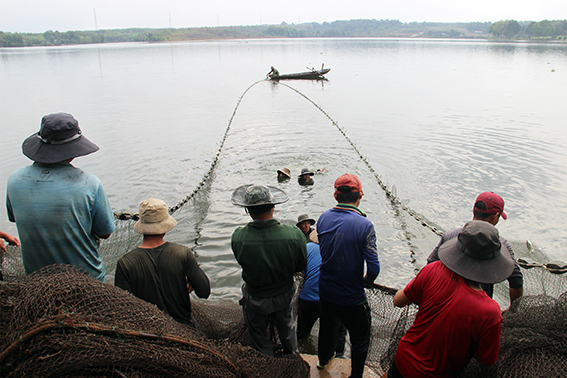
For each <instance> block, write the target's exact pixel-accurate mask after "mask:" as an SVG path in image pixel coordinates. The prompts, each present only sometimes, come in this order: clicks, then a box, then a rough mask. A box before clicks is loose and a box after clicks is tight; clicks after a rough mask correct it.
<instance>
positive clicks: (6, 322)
mask: <svg viewBox="0 0 567 378" xmlns="http://www.w3.org/2000/svg"><path fill="white" fill-rule="evenodd" d="M0 315H1V316H0V319H1V320H0V347H1V352H0V371H1V372H2V376H3V377H21V376H30V377H54V376H57V377H96V376H99V377H102V376H105V377H111V376H112V377H266V376H269V377H281V378H284V377H286V378H287V377H298V378H299V377H308V376H309V366H308V365H307V364H306V363H305V362H304V361H303V360H301V359H300V358H299V357H289V358H272V357H267V356H265V355H262V354H260V353H258V352H256V351H255V350H253V349H251V348H249V347H245V346H242V345H240V344H237V343H233V342H231V341H229V340H226V339H218V340H212V339H209V338H207V337H206V336H204V335H203V334H202V333H201V332H199V331H196V330H193V329H192V328H190V327H188V326H185V325H182V324H180V323H177V322H176V321H174V320H173V319H172V318H170V317H169V316H167V315H165V314H164V313H163V312H162V311H160V310H159V309H158V308H157V307H155V306H153V305H151V304H149V303H146V302H144V301H142V300H139V299H138V298H136V297H134V296H132V295H130V294H129V293H127V292H125V291H123V290H121V289H119V288H117V287H114V286H112V285H108V284H104V283H101V282H99V281H97V280H95V279H93V278H91V277H90V276H88V275H87V274H85V273H84V272H82V271H81V270H79V269H77V268H73V267H70V266H66V265H63V266H62V265H57V266H50V267H47V268H44V269H42V270H41V271H38V272H36V273H34V274H32V275H29V276H26V277H23V278H21V279H19V280H17V281H14V282H10V283H3V284H2V285H0Z"/></svg>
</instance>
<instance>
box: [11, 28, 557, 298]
mask: <svg viewBox="0 0 567 378" xmlns="http://www.w3.org/2000/svg"><path fill="white" fill-rule="evenodd" d="M566 52H567V46H565V45H555V44H541V45H539V44H538V45H536V44H504V43H489V42H479V41H475V42H467V41H433V40H425V41H423V40H387V39H386V40H380V39H361V40H357V39H314V40H258V41H223V42H218V41H216V42H188V43H178V44H157V45H156V44H152V45H149V44H117V45H99V46H72V47H60V48H25V49H0V56H1V57H2V59H0V81H1V82H2V86H0V104H1V105H0V116H1V118H0V120H1V124H2V126H1V132H2V137H1V138H0V151H2V163H3V169H2V170H1V171H0V196H2V197H3V196H4V195H5V192H4V190H5V182H6V179H7V177H8V175H9V173H10V172H12V171H13V170H15V169H17V168H19V167H21V166H23V165H26V164H29V161H28V160H27V159H26V158H25V157H23V155H22V154H21V149H20V148H21V147H20V146H21V142H22V141H23V140H24V139H25V138H26V137H27V136H29V135H31V134H32V133H34V132H36V131H37V130H38V129H39V122H40V119H41V117H42V116H43V115H45V114H48V113H52V112H56V111H66V112H70V113H72V114H73V115H75V117H76V118H77V119H78V120H79V122H80V125H81V128H82V129H83V132H84V133H85V135H86V136H87V137H88V138H89V139H91V140H92V141H94V142H95V143H97V144H98V145H99V146H100V147H101V150H100V151H99V152H97V153H96V154H92V155H90V156H87V157H83V158H79V159H76V160H75V162H74V163H76V165H77V166H79V167H81V168H84V169H86V170H88V171H90V172H92V173H95V174H96V175H97V176H99V177H100V178H101V179H102V181H103V183H104V185H105V188H106V190H107V192H108V194H109V197H110V201H111V203H112V205H113V207H114V209H115V211H116V212H122V211H128V212H136V211H137V206H138V203H139V202H140V201H141V200H143V199H145V198H148V197H157V198H162V199H163V200H165V201H166V202H167V203H168V204H169V205H170V206H172V205H174V204H176V203H178V202H179V201H180V200H181V199H183V198H185V197H186V196H187V195H188V194H190V193H191V192H192V191H193V190H194V189H195V188H196V187H197V186H198V184H199V182H200V181H201V180H202V178H203V175H204V174H205V173H206V172H207V171H208V169H209V167H210V166H211V163H212V161H213V159H214V158H215V156H216V153H217V151H218V148H219V146H220V143H221V140H222V137H223V135H224V133H225V130H226V128H227V125H228V121H229V119H230V118H231V116H232V115H233V111H234V108H235V106H236V104H237V102H238V101H239V99H240V97H241V96H242V94H243V92H244V91H245V90H246V88H248V87H249V86H250V85H251V84H253V83H255V82H256V81H258V80H262V79H263V78H264V76H265V73H266V72H267V71H268V69H269V67H270V66H271V65H274V66H276V67H277V68H278V69H279V70H280V72H299V71H304V67H305V66H316V67H318V66H320V64H321V63H325V67H329V68H331V72H330V73H329V74H328V75H327V78H328V79H329V81H294V82H289V83H287V84H290V85H291V86H293V87H294V88H296V89H297V90H298V91H299V92H301V93H302V94H304V95H305V96H307V97H308V98H309V99H311V100H313V101H314V102H315V104H317V105H318V106H319V107H320V108H321V109H323V110H324V111H325V112H327V114H329V115H330V116H331V117H332V119H333V120H335V121H336V122H337V123H338V125H339V126H340V127H341V128H342V129H344V130H345V131H346V134H347V136H348V137H349V138H350V139H351V140H352V141H353V143H354V144H355V145H356V146H357V148H358V149H359V151H360V152H361V154H362V155H363V156H364V158H365V159H367V161H368V162H369V164H370V165H371V167H373V168H374V169H375V171H376V172H378V174H379V176H380V179H381V180H382V181H384V182H385V183H386V184H387V185H388V186H389V187H390V188H391V187H392V186H394V185H395V186H396V188H397V190H396V191H397V193H398V196H399V197H400V199H401V200H402V201H404V203H407V204H408V206H409V207H410V208H412V209H413V210H415V211H416V212H417V213H419V214H422V215H423V216H424V217H425V218H427V219H428V220H430V221H432V222H433V223H435V224H437V225H439V226H440V227H442V228H444V229H449V228H453V227H457V226H461V225H462V224H464V222H466V221H467V220H469V219H470V218H471V217H472V202H473V201H474V198H475V197H476V196H477V195H478V194H479V193H480V192H482V191H486V190H493V191H495V192H497V193H499V194H500V195H502V196H503V197H504V199H505V201H506V212H507V214H508V215H509V219H508V220H507V221H502V222H501V223H500V224H499V225H498V226H499V229H500V231H501V233H502V235H504V236H505V237H507V238H508V239H509V240H510V241H511V242H512V244H513V246H514V247H515V248H516V252H517V254H519V255H521V254H522V253H525V240H526V239H530V240H531V241H532V242H533V243H534V244H535V245H536V247H540V248H542V249H543V251H544V252H546V253H547V255H549V256H550V257H551V258H558V259H563V260H567V251H565V247H564V245H565V243H564V240H565V237H566V234H565V224H567V169H566V167H565V161H567V160H566V159H565V158H566V155H567V147H566V146H567V143H566V142H567V131H566V129H565V127H564V125H565V121H566V117H565V112H564V110H563V109H564V106H563V104H565V103H566V100H567V91H565V90H564V88H565V87H566V86H567V72H562V70H561V69H559V67H567V53H566ZM548 63H550V64H548ZM551 66H554V67H556V68H558V69H557V70H556V72H553V73H552V72H551ZM219 158H220V160H219V163H218V165H217V167H216V168H215V170H214V172H213V175H212V177H211V178H210V179H207V182H206V185H204V186H203V187H202V189H201V190H199V191H198V194H197V196H196V197H195V198H194V200H192V201H190V202H189V203H188V204H187V205H185V206H183V207H182V209H180V210H179V211H178V212H176V214H175V217H176V218H177V219H178V221H179V225H178V227H177V228H176V229H175V230H173V231H172V233H171V234H170V235H168V237H169V238H170V239H169V240H171V241H175V242H179V243H183V244H187V245H189V246H193V247H195V249H196V251H197V252H198V254H199V262H200V263H201V264H202V266H203V269H204V270H205V271H206V272H207V273H208V274H209V277H211V281H212V282H213V295H216V296H223V297H234V296H237V295H238V290H239V286H240V269H239V267H238V265H237V264H236V263H235V261H234V258H233V257H232V253H231V250H230V236H231V234H232V232H233V231H234V229H235V228H236V227H238V226H241V225H244V224H245V223H246V222H248V221H249V217H248V216H247V215H246V214H245V213H244V212H243V210H242V209H241V208H237V207H235V206H232V205H231V204H230V195H231V193H232V191H233V190H234V189H235V188H236V187H237V186H239V185H242V184H248V183H258V184H269V185H276V186H278V187H281V188H282V189H283V190H285V191H286V192H287V194H288V195H289V196H290V200H289V201H288V202H287V203H286V204H282V205H280V206H277V208H276V217H277V218H278V219H280V220H281V221H282V222H284V223H288V224H295V220H296V219H297V216H298V215H299V214H302V213H308V214H309V215H310V216H312V217H314V218H315V219H317V218H318V216H319V215H320V214H321V213H322V212H323V211H325V210H327V209H328V208H330V207H331V206H333V205H334V198H333V196H332V194H333V182H334V179H335V178H336V177H338V176H339V175H341V174H343V173H346V172H350V173H355V174H357V175H359V177H360V178H361V180H362V183H363V189H364V194H365V195H364V198H363V201H362V203H361V209H362V210H363V211H365V212H366V213H367V214H368V217H369V219H370V220H372V222H373V223H374V224H375V227H376V231H377V235H378V247H379V255H380V260H381V262H382V266H383V270H382V273H381V275H380V277H379V282H381V283H384V284H387V285H389V286H396V287H401V286H403V285H405V284H406V283H407V282H408V281H409V279H411V277H413V275H414V274H415V272H416V271H417V270H418V269H419V268H420V267H421V266H422V265H423V264H424V262H425V258H426V257H427V255H428V254H429V252H430V250H431V249H432V248H433V247H434V246H435V245H436V243H437V241H438V237H437V236H436V235H435V234H434V233H433V232H431V231H430V230H429V229H427V228H425V227H423V226H422V225H421V224H420V223H419V222H417V221H416V220H415V219H414V218H412V217H410V216H408V215H407V213H406V212H405V211H403V210H402V209H400V208H399V207H398V206H395V204H392V203H391V202H390V201H389V200H388V198H387V197H386V196H385V193H384V191H383V190H382V188H381V187H380V185H379V183H378V181H377V179H376V178H375V177H374V175H373V174H372V172H370V170H369V169H368V167H367V166H366V164H365V163H364V162H363V161H362V160H361V158H360V157H359V156H358V154H357V153H356V151H354V150H353V148H352V146H351V145H350V144H349V143H348V141H347V140H346V139H345V137H344V136H343V135H342V134H341V133H340V132H339V130H338V129H337V127H335V126H334V125H333V124H332V122H331V121H330V120H329V118H327V117H326V116H325V114H323V113H322V112H321V111H320V110H319V109H318V108H317V107H315V106H314V105H313V104H312V103H310V102H309V101H307V100H306V99H305V98H303V97H302V96H300V95H299V94H298V93H296V92H294V91H292V90H290V89H289V88H287V87H285V86H283V85H279V84H277V83H275V82H261V83H259V84H258V85H256V86H254V87H253V88H251V89H250V91H249V92H248V93H246V95H245V96H244V97H242V102H241V104H240V107H239V109H238V111H237V113H236V114H235V116H234V119H233V123H232V125H231V129H230V132H229V134H228V138H227V140H226V144H225V146H224V148H223V151H222V153H221V154H220V156H219ZM284 166H285V167H288V168H290V169H291V171H292V179H291V180H290V181H288V182H286V183H278V182H277V178H276V170H277V169H280V168H281V167H284ZM304 167H308V168H310V169H317V168H322V167H326V169H325V172H324V173H323V174H318V175H316V176H315V177H314V180H315V185H313V186H312V187H301V186H299V185H298V184H297V180H295V176H296V175H298V174H299V172H300V170H301V169H302V168H304ZM550 209H553V211H550ZM0 229H2V230H4V231H8V232H15V229H14V226H13V225H12V224H10V223H8V222H7V221H6V216H5V214H4V213H1V214H0ZM134 244H135V243H134ZM128 248H129V247H128ZM125 252H127V251H126V250H124V251H117V253H116V255H117V256H119V255H120V254H121V253H125ZM110 265H112V263H110ZM109 268H110V269H109V270H112V266H109Z"/></svg>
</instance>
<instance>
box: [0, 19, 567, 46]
mask: <svg viewBox="0 0 567 378" xmlns="http://www.w3.org/2000/svg"><path fill="white" fill-rule="evenodd" d="M273 38H284V39H299V38H410V39H411V38H415V39H440V40H443V39H451V40H479V39H482V40H489V41H501V42H522V43H549V42H553V43H565V42H567V20H559V21H548V20H543V21H539V22H533V21H522V22H517V21H514V20H506V21H497V22H495V23H492V22H467V23H462V22H454V23H439V22H409V23H402V22H400V21H398V20H375V19H373V20H349V21H333V22H330V23H329V22H324V23H322V24H319V23H304V24H287V23H281V24H279V25H250V26H223V27H200V28H177V29H174V28H167V29H156V28H129V29H105V30H87V31H66V32H59V31H57V30H56V31H52V30H48V31H46V32H44V33H8V32H2V31H0V47H31V46H61V45H84V44H99V43H116V42H180V41H208V40H215V41H217V40H247V39H248V40H249V39H273Z"/></svg>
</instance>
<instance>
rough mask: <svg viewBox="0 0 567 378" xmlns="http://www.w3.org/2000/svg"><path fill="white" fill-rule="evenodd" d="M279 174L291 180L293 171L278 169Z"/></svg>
mask: <svg viewBox="0 0 567 378" xmlns="http://www.w3.org/2000/svg"><path fill="white" fill-rule="evenodd" d="M278 173H283V174H284V175H286V176H287V177H289V178H291V171H290V170H289V168H282V169H278Z"/></svg>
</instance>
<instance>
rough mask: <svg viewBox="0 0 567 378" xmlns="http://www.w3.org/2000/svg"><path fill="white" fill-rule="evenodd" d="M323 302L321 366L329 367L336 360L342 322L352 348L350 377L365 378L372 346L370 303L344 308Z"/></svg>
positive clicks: (320, 344) (319, 346)
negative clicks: (366, 363)
mask: <svg viewBox="0 0 567 378" xmlns="http://www.w3.org/2000/svg"><path fill="white" fill-rule="evenodd" d="M320 303H321V320H320V322H321V327H320V329H319V345H318V356H319V363H320V364H321V365H326V364H327V363H328V361H329V360H330V359H331V357H333V353H334V351H335V346H336V342H337V336H338V332H339V327H340V324H341V323H342V324H344V326H345V327H346V329H347V330H348V333H349V335H350V342H351V345H352V346H351V372H350V378H362V374H363V373H364V364H365V362H366V355H367V354H368V347H369V345H370V326H371V313H370V307H369V306H368V303H363V304H360V305H357V306H341V305H337V304H334V303H331V302H327V301H324V300H321V302H320Z"/></svg>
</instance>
